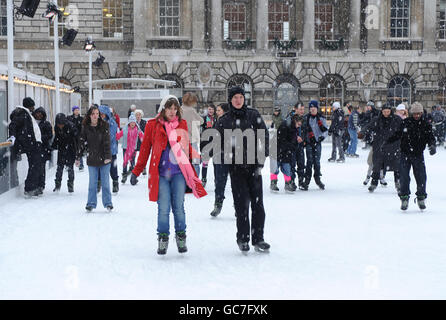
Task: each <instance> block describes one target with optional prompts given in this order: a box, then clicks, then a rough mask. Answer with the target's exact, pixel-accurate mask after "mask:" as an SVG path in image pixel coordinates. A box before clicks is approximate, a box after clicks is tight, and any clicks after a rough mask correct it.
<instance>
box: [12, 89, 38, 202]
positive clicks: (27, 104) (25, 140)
mask: <svg viewBox="0 0 446 320" xmlns="http://www.w3.org/2000/svg"><path fill="white" fill-rule="evenodd" d="M34 106H35V103H34V100H33V99H31V98H29V97H27V98H25V99H23V106H18V107H16V108H15V109H14V110H13V111H12V113H11V115H10V116H9V118H10V120H11V122H10V123H9V126H8V129H9V138H8V140H7V141H9V142H11V145H12V154H13V156H12V157H13V158H16V157H18V156H19V155H20V154H22V153H25V154H26V157H27V159H28V173H27V175H26V179H25V197H26V198H30V197H36V196H38V195H39V194H40V192H39V176H40V170H39V169H40V167H41V162H42V151H41V145H42V133H41V131H40V127H39V125H38V123H37V121H36V119H34V117H33V116H32V114H31V112H33V111H34Z"/></svg>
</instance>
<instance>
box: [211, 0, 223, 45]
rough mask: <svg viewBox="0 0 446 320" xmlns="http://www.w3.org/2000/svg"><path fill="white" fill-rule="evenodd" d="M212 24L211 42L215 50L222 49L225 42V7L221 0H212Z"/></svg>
mask: <svg viewBox="0 0 446 320" xmlns="http://www.w3.org/2000/svg"><path fill="white" fill-rule="evenodd" d="M211 11H212V19H211V20H212V25H211V26H210V28H209V30H210V32H211V43H212V49H213V50H222V42H223V8H222V3H221V0H212V2H211Z"/></svg>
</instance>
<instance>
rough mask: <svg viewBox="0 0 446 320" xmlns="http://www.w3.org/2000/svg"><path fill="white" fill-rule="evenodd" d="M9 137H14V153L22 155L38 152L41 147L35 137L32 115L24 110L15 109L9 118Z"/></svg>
mask: <svg viewBox="0 0 446 320" xmlns="http://www.w3.org/2000/svg"><path fill="white" fill-rule="evenodd" d="M9 119H10V120H11V122H10V124H9V136H10V137H11V136H14V137H15V138H16V141H15V143H14V147H13V152H15V153H16V154H21V153H25V152H33V151H35V150H37V148H38V147H39V145H38V144H37V142H36V137H35V136H34V129H33V122H32V119H31V115H30V114H29V113H28V112H26V111H25V110H24V109H22V108H15V109H14V111H12V113H11V115H10V116H9Z"/></svg>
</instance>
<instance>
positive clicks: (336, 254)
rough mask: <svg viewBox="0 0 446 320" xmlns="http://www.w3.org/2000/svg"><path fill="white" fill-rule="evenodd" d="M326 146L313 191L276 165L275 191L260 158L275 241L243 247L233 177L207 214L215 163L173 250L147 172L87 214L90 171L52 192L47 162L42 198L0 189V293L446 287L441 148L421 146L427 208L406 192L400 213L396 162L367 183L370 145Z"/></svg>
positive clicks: (187, 295)
mask: <svg viewBox="0 0 446 320" xmlns="http://www.w3.org/2000/svg"><path fill="white" fill-rule="evenodd" d="M330 149H331V146H330V144H329V143H326V144H324V148H323V154H322V161H321V163H322V172H323V177H322V180H323V182H324V183H325V184H326V187H327V189H326V190H325V191H321V190H319V189H317V187H316V185H315V184H314V182H312V184H311V185H310V190H309V191H308V192H303V191H297V192H296V193H295V194H285V193H284V191H283V185H284V182H283V179H282V176H281V180H280V183H279V187H280V188H281V192H280V193H279V194H271V193H270V192H269V169H268V165H267V166H265V169H264V171H263V173H264V186H263V189H264V202H265V209H266V214H267V219H266V225H265V240H266V241H268V242H269V243H270V244H271V252H270V253H269V254H261V253H257V252H254V251H253V250H251V251H250V252H249V254H248V255H247V256H244V255H242V254H241V253H240V251H239V250H238V247H237V245H236V242H235V232H236V225H235V217H234V209H233V207H232V195H231V189H230V186H228V187H227V190H226V198H227V200H226V202H225V203H224V207H223V211H222V214H221V215H220V216H219V217H218V218H216V219H213V218H211V217H210V215H209V213H210V211H211V210H212V208H213V203H214V192H213V189H214V185H213V181H212V180H213V179H212V177H213V170H212V167H210V170H209V173H208V181H210V182H209V183H208V186H207V188H206V189H207V190H208V192H209V196H207V197H206V198H204V199H200V200H197V199H195V198H194V197H193V196H192V195H187V196H186V214H187V225H188V227H187V232H188V248H189V252H188V253H187V254H185V255H180V254H179V253H178V252H177V249H176V244H175V241H174V239H173V237H172V236H171V242H170V245H169V250H168V253H167V255H166V256H158V255H157V253H156V249H157V239H156V221H157V205H156V203H151V202H149V201H148V190H147V178H146V177H143V176H141V177H140V178H139V183H138V185H137V186H131V185H130V184H129V183H127V184H125V185H121V186H120V188H121V189H120V192H119V194H118V195H117V196H116V197H113V203H114V206H115V210H114V212H113V213H111V214H109V213H107V212H106V210H105V209H103V207H102V204H101V199H100V196H99V197H98V200H99V202H98V209H96V211H94V212H93V213H91V214H87V213H85V210H84V208H85V204H86V200H87V184H88V171H85V172H82V173H79V172H78V171H77V169H76V180H75V194H74V195H69V194H68V193H67V189H66V178H67V176H66V173H65V174H64V180H63V184H62V186H63V187H62V191H61V192H60V193H59V194H54V193H53V192H52V189H53V187H54V181H53V179H54V171H51V172H49V173H48V174H47V177H48V179H47V189H46V190H45V195H44V196H43V197H41V198H38V199H29V200H26V199H23V197H17V192H16V191H14V190H12V191H10V192H8V193H6V194H4V195H1V196H0V219H1V223H0V299H445V298H446V273H445V272H444V266H445V265H446V255H445V252H446V241H445V240H446V233H445V232H444V229H445V225H446V210H445V208H446V194H445V191H444V182H443V181H444V179H445V178H446V173H445V171H444V163H445V161H446V150H444V149H441V150H439V152H438V154H437V155H435V156H434V157H431V156H429V155H428V153H427V152H426V155H425V156H426V161H427V171H428V194H429V197H428V200H427V206H428V209H427V210H426V211H425V212H423V213H421V212H420V211H419V210H418V209H417V206H416V204H414V203H413V201H411V203H410V207H409V210H408V212H407V213H402V212H401V211H400V210H399V206H400V202H399V199H398V198H397V196H396V192H395V190H394V188H393V173H389V174H388V176H387V180H388V182H389V186H388V187H387V188H384V187H379V188H378V189H377V190H376V191H375V193H373V194H369V192H368V191H367V188H366V187H365V186H363V185H362V181H363V179H364V178H365V173H366V169H367V165H366V156H367V152H368V151H364V150H359V151H358V152H359V153H360V158H359V159H349V158H347V161H346V163H345V164H337V163H328V162H327V159H328V157H329V154H330ZM120 157H121V154H120ZM119 159H120V161H122V159H121V158H119ZM120 163H122V162H120ZM120 171H121V170H120ZM414 190H416V189H415V185H414V183H412V191H414ZM171 230H172V231H173V222H171Z"/></svg>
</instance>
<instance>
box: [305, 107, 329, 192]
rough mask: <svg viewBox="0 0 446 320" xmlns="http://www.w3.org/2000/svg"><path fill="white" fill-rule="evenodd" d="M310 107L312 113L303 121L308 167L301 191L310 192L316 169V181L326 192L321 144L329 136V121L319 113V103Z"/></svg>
mask: <svg viewBox="0 0 446 320" xmlns="http://www.w3.org/2000/svg"><path fill="white" fill-rule="evenodd" d="M309 107H310V113H309V114H307V115H306V116H305V117H304V120H303V131H304V134H305V151H306V157H307V165H306V168H305V181H304V182H303V184H302V186H301V187H300V189H301V190H304V191H307V190H308V186H309V185H310V181H311V175H312V173H313V168H314V181H315V182H316V184H317V186H318V187H319V188H320V189H322V190H324V189H325V185H324V184H323V183H322V181H321V175H322V174H321V154H322V145H321V144H322V141H324V139H325V138H326V137H327V136H328V128H327V121H326V120H325V117H324V116H322V114H320V113H319V102H318V101H316V100H312V101H310V104H309Z"/></svg>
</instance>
